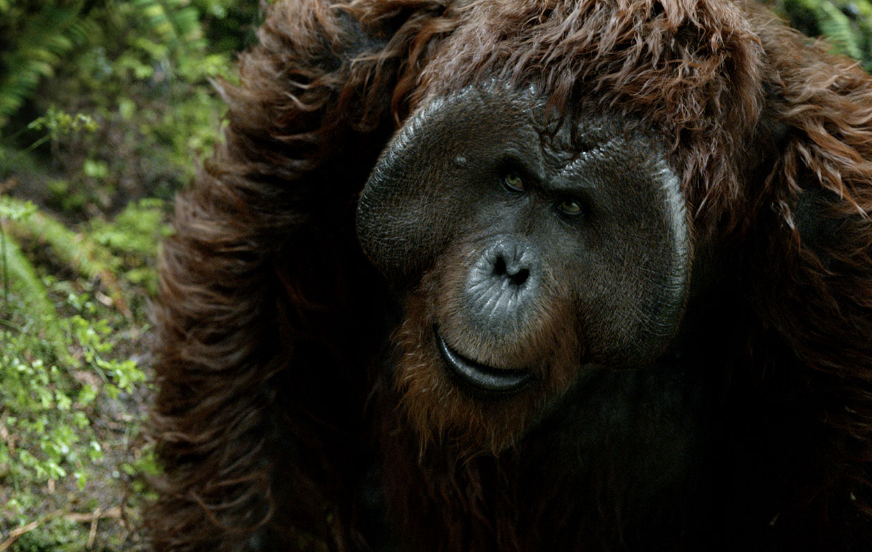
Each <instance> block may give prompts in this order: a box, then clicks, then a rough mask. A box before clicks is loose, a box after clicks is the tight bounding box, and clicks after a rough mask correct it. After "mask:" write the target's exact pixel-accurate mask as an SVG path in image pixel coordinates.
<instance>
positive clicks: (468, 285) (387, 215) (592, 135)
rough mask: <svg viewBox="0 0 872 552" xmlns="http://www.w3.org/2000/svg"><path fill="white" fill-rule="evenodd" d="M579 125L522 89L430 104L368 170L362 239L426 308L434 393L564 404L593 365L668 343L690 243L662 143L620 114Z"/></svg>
mask: <svg viewBox="0 0 872 552" xmlns="http://www.w3.org/2000/svg"><path fill="white" fill-rule="evenodd" d="M573 124H577V128H576V130H577V133H576V134H575V135H572V133H570V131H569V129H568V127H569V125H568V123H565V122H564V123H560V122H557V121H556V119H555V117H549V116H548V110H547V109H546V107H545V106H544V102H542V101H541V100H540V99H539V98H537V97H536V96H535V94H534V93H532V92H529V91H524V92H515V91H510V90H508V89H503V88H499V87H496V86H492V87H485V88H476V89H467V90H465V91H463V92H462V93H460V94H457V95H455V96H452V97H450V98H439V99H436V100H433V101H431V102H429V103H428V104H427V105H426V106H425V107H424V108H423V109H421V110H420V111H419V112H418V113H417V114H416V115H415V116H414V117H412V119H411V120H410V121H409V122H408V123H406V125H405V126H404V127H403V128H402V129H401V130H400V131H399V133H398V134H397V136H396V137H395V139H394V141H393V142H392V144H391V145H390V146H389V148H388V150H387V151H386V152H385V154H384V155H383V157H382V159H381V160H380V162H379V164H378V165H377V166H376V168H375V170H374V171H373V174H372V176H371V178H370V179H369V182H368V183H367V185H366V187H365V189H364V191H363V195H362V197H361V200H360V204H359V208H358V221H357V224H358V234H359V237H360V240H361V243H362V245H363V248H364V250H365V252H366V253H367V255H368V256H369V258H370V259H371V260H372V262H373V263H374V264H375V265H376V266H377V267H378V268H379V269H380V270H381V271H382V272H383V273H384V275H385V276H386V277H387V278H388V279H389V280H390V281H391V282H392V283H393V284H394V285H395V286H396V287H397V289H398V290H400V292H401V293H404V294H406V296H407V297H411V298H412V299H410V301H412V302H413V303H414V302H416V301H417V302H418V303H422V304H424V305H425V306H423V307H421V309H422V310H421V312H422V314H421V315H420V316H418V318H417V319H416V322H415V325H416V327H418V330H419V332H420V334H421V335H422V336H423V337H421V338H420V339H421V341H422V345H421V346H422V347H423V348H424V349H426V350H427V351H429V352H428V353H426V355H425V358H427V359H429V360H432V362H429V363H430V364H433V365H435V366H432V367H431V368H432V369H431V370H430V371H429V372H428V376H426V377H430V378H432V379H433V381H434V382H436V383H443V380H446V377H447V381H450V382H451V385H455V386H457V388H458V389H460V391H461V392H462V393H464V394H466V395H467V396H469V397H472V398H473V399H475V400H486V399H490V398H493V397H494V396H496V397H509V396H513V395H516V394H521V395H523V394H527V395H537V394H538V395H543V394H548V395H555V394H561V393H562V392H563V391H564V390H565V389H566V388H567V387H568V386H569V385H570V384H571V383H572V382H573V381H575V380H576V379H577V374H578V373H579V372H580V371H581V370H582V368H583V367H584V366H585V365H598V366H604V367H608V368H628V367H638V366H643V365H647V364H650V363H651V362H653V361H654V360H656V359H657V358H658V356H659V355H660V354H662V352H663V350H664V349H665V347H666V346H667V344H668V342H669V340H670V338H671V337H672V336H673V335H674V334H675V332H676V329H677V327H678V324H679V321H680V319H681V315H682V311H683V308H684V304H685V301H686V296H687V289H688V285H689V264H690V261H689V255H690V252H689V236H688V227H687V223H686V211H685V207H684V202H683V197H682V195H681V191H680V188H679V183H678V179H677V178H676V176H675V174H674V172H673V171H672V170H671V169H670V167H669V166H668V165H667V163H666V161H665V155H664V149H663V146H662V144H661V143H660V142H659V141H658V140H655V139H654V138H652V137H651V136H650V135H649V134H648V133H647V132H645V130H644V129H643V128H640V126H639V125H638V124H636V123H634V122H632V121H628V120H624V119H621V118H617V117H609V116H599V115H597V114H596V113H594V112H591V114H590V115H589V116H583V117H580V118H579V121H578V122H577V123H573ZM410 310H411V309H410ZM428 332H432V334H431V335H428ZM555 382H559V384H557V383H555ZM540 398H541V397H540ZM547 403H548V401H547V400H538V401H537V404H547Z"/></svg>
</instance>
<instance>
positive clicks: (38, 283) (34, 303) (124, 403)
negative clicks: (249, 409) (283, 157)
mask: <svg viewBox="0 0 872 552" xmlns="http://www.w3.org/2000/svg"><path fill="white" fill-rule="evenodd" d="M768 3H769V5H770V6H771V7H772V8H773V10H774V11H776V13H778V14H779V15H780V16H781V17H783V18H785V19H788V20H789V21H790V22H791V24H792V25H793V26H794V27H796V28H798V29H799V30H801V31H802V32H804V33H805V34H806V35H808V36H809V37H814V38H817V37H821V36H823V37H826V38H825V40H827V41H828V42H829V44H830V45H831V47H832V48H833V49H835V50H837V51H839V52H842V53H844V54H846V55H849V56H852V57H853V58H855V59H857V60H858V62H859V63H860V64H861V65H863V66H864V67H865V68H866V69H867V70H870V69H872V3H870V0H772V1H771V2H768ZM261 8H262V6H261V5H259V4H258V2H257V0H127V1H118V0H0V552H5V551H7V550H8V551H10V552H11V551H17V552H25V551H27V552H37V551H61V552H63V551H81V550H142V549H144V548H145V543H144V542H143V539H142V535H141V532H140V531H139V530H138V523H139V519H140V518H139V506H140V505H141V504H142V503H143V501H145V500H148V490H147V487H146V485H145V484H144V481H145V479H146V478H147V477H148V475H149V474H153V473H155V472H156V470H158V469H159V466H158V465H157V463H156V462H155V460H154V457H153V454H152V452H151V450H152V449H151V446H150V444H149V443H148V442H147V440H146V439H145V438H144V437H143V435H142V427H143V423H144V419H145V413H146V409H147V404H148V400H149V396H150V393H151V384H150V372H149V370H150V355H149V349H150V343H149V340H150V336H151V325H150V321H149V306H148V305H149V300H150V299H151V298H153V297H154V294H155V288H156V275H155V259H156V256H157V250H158V247H159V242H160V239H161V237H162V236H165V235H167V234H168V233H169V232H170V228H169V225H168V223H167V221H168V219H169V214H170V212H171V210H172V198H173V195H174V193H175V192H176V191H178V190H180V189H182V188H183V187H184V186H185V184H186V183H187V182H188V181H189V180H190V179H191V177H192V175H193V171H194V167H195V163H196V161H197V159H201V158H202V157H203V156H207V155H208V154H209V152H210V150H211V148H212V146H213V145H214V143H215V140H217V139H219V136H220V129H221V126H222V115H223V113H224V108H223V107H222V104H221V101H220V100H219V98H218V97H217V95H216V93H215V91H214V87H213V85H212V83H213V82H214V81H215V80H216V79H226V80H229V81H231V82H233V81H235V78H236V77H235V76H234V64H235V60H236V55H237V53H238V52H239V51H241V50H243V49H245V48H246V47H248V46H250V45H251V44H252V43H253V42H254V41H255V29H256V27H257V24H258V21H259V18H260V13H261ZM810 40H811V38H810Z"/></svg>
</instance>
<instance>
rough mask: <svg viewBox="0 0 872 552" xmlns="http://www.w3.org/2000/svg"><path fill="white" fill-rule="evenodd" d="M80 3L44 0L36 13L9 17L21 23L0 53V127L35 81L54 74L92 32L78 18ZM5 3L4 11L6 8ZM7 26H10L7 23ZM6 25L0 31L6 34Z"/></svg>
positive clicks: (29, 92) (33, 85)
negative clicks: (19, 28) (48, 1)
mask: <svg viewBox="0 0 872 552" xmlns="http://www.w3.org/2000/svg"><path fill="white" fill-rule="evenodd" d="M82 5H83V3H82V2H73V3H66V2H65V3H64V5H63V6H60V5H57V4H55V3H53V2H52V3H48V4H47V5H45V6H44V7H43V9H42V10H41V11H39V12H38V13H36V14H29V15H28V17H24V16H22V17H21V19H20V20H18V18H15V17H13V18H12V19H13V21H12V23H13V24H14V23H15V22H20V23H23V25H24V26H23V27H22V28H21V30H19V31H17V32H15V33H11V34H12V36H11V37H9V39H10V40H11V44H9V45H7V47H6V51H7V53H5V54H2V55H0V68H2V69H3V72H5V75H0V128H2V127H3V125H4V124H5V122H6V121H7V120H8V118H9V117H10V116H11V115H12V114H14V113H15V112H16V111H17V110H18V108H20V107H21V105H22V104H23V103H24V102H25V101H26V100H27V99H28V98H29V97H30V96H31V95H32V94H33V92H34V91H35V90H36V88H37V86H38V85H39V83H40V82H41V81H42V80H43V79H45V78H47V77H50V76H52V75H53V74H54V72H55V70H56V69H57V67H58V66H59V65H60V64H61V63H62V62H63V60H64V58H65V57H66V56H67V54H69V53H70V52H71V51H72V50H73V49H74V48H76V47H77V46H81V45H83V43H84V41H85V40H87V37H88V36H89V35H90V34H91V33H92V30H93V29H91V28H90V27H92V26H93V25H92V24H91V23H90V22H88V21H86V20H82V19H81V18H80V14H81V11H82ZM9 7H10V6H9V4H8V3H7V11H9ZM10 26H11V25H10ZM5 27H6V25H2V26H0V31H6V34H10V33H9V29H8V28H5Z"/></svg>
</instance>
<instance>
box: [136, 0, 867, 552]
mask: <svg viewBox="0 0 872 552" xmlns="http://www.w3.org/2000/svg"><path fill="white" fill-rule="evenodd" d="M259 37H260V44H259V46H257V47H256V48H254V49H253V50H252V51H251V52H249V53H247V54H245V55H244V56H243V57H242V58H241V62H240V73H241V78H242V85H241V86H240V87H231V86H229V85H228V86H226V87H225V88H224V89H223V94H224V96H225V98H226V101H227V103H228V105H229V108H230V111H229V114H228V119H229V126H228V128H227V130H226V132H225V138H226V140H225V142H224V143H223V145H221V146H220V147H219V149H218V151H217V152H216V153H215V155H214V156H213V158H212V159H211V160H209V161H208V162H207V163H206V164H205V166H204V167H203V169H202V170H201V171H200V172H199V174H198V177H197V179H196V181H195V182H194V184H193V185H192V186H191V187H190V188H189V189H188V190H186V191H185V192H184V193H182V194H180V196H179V198H178V201H177V208H176V217H175V228H176V233H175V235H174V236H173V237H172V238H170V239H169V240H167V242H166V243H165V245H164V248H163V253H162V264H161V273H160V282H161V295H160V301H159V305H158V307H157V327H158V350H157V355H158V361H157V378H158V379H157V383H158V386H159V393H158V396H157V400H156V403H155V406H154V410H153V414H152V418H151V420H152V435H153V436H154V438H155V440H156V441H157V445H158V453H159V457H160V459H161V460H162V462H163V463H164V465H165V467H166V473H165V475H163V476H161V477H160V478H159V480H158V481H156V489H157V492H158V494H159V498H158V500H157V502H156V503H155V504H154V505H153V506H152V507H151V508H150V510H149V511H148V513H147V523H148V526H149V531H150V536H151V541H152V543H153V545H154V548H155V550H158V551H165V550H178V551H182V550H185V551H188V550H191V551H193V550H203V551H206V550H208V551H210V552H213V551H231V550H233V551H242V550H298V549H299V550H335V551H352V550H354V551H356V550H398V549H404V550H440V551H446V552H447V551H452V552H455V551H464V552H476V551H480V552H485V551H500V552H509V551H515V550H517V551H521V550H524V551H535V550H551V549H556V550H586V551H590V550H592V551H600V550H659V549H664V550H697V549H698V548H695V546H698V543H700V542H706V541H710V542H715V543H722V544H720V546H722V547H723V548H722V549H724V550H733V549H735V550H785V551H786V550H855V551H864V550H872V530H870V525H872V492H870V477H872V257H870V254H872V221H870V219H869V216H870V214H872V79H870V77H869V76H867V75H866V74H864V73H863V72H862V71H861V70H859V69H858V68H857V67H856V66H855V65H854V64H852V63H851V62H850V61H849V60H847V59H844V58H841V57H836V56H834V55H831V54H829V53H827V47H826V46H824V45H822V44H817V43H812V42H810V41H809V40H808V39H806V38H804V37H802V36H800V35H799V34H797V33H795V32H794V31H792V30H789V29H788V28H786V27H785V26H783V24H782V23H781V22H779V21H777V20H776V19H775V18H774V17H773V16H772V15H771V14H769V13H768V12H766V11H765V10H763V9H761V8H760V7H758V6H754V5H750V4H744V3H734V2H728V1H725V0H674V1H673V0H579V1H568V0H543V1H532V0H468V1H463V0H459V1H451V0H442V1H437V0H430V1H424V0H420V1H419V0H352V1H350V2H331V1H327V0H309V1H288V0H277V1H276V2H275V3H273V4H271V5H270V6H269V7H267V8H266V20H265V23H264V24H263V26H262V27H261V29H260V32H259ZM492 81H497V82H504V83H506V84H508V85H509V86H511V87H514V88H518V89H522V88H527V87H533V88H535V89H536V90H538V91H540V92H541V94H542V97H544V98H546V99H547V103H548V106H549V109H550V110H551V112H553V113H556V114H558V115H559V116H561V117H565V118H566V119H567V120H570V121H571V120H577V119H578V118H581V117H584V115H585V113H584V112H581V110H580V108H579V107H578V106H586V107H589V106H591V105H596V106H601V107H602V109H603V110H607V111H609V112H613V113H620V114H626V115H627V116H629V117H632V118H634V120H637V121H638V122H639V124H640V125H643V126H645V127H646V128H649V129H652V130H653V131H655V132H657V133H658V134H659V135H660V136H663V137H666V140H665V141H666V142H667V143H668V144H669V145H670V149H669V152H668V161H669V163H670V165H671V166H672V168H673V170H674V171H675V172H676V174H677V175H678V176H679V178H680V181H681V186H682V190H683V192H684V195H685V200H686V202H687V206H688V209H689V213H690V220H689V224H690V226H691V234H692V236H693V237H694V239H695V241H696V242H697V243H699V244H706V247H705V248H702V249H698V251H701V253H698V254H699V255H706V254H709V253H706V252H712V251H713V252H715V253H713V255H715V257H716V258H715V259H712V260H711V262H710V263H708V264H709V265H710V266H711V267H713V268H712V269H711V270H712V272H713V273H714V274H715V275H716V276H717V275H720V276H724V275H726V276H724V277H725V278H729V281H730V282H731V284H730V286H729V296H728V297H724V298H723V304H720V303H718V302H717V300H716V301H715V302H714V304H720V306H721V307H723V312H725V313H728V314H726V315H725V316H723V317H720V318H717V319H715V320H714V321H712V324H711V327H710V328H709V329H708V331H707V332H706V333H705V336H706V337H705V339H704V340H703V341H702V342H701V343H700V344H698V346H697V347H696V348H695V349H693V351H695V352H694V353H693V354H696V355H697V356H698V357H699V358H700V359H703V360H704V361H705V362H703V363H702V364H705V367H706V372H707V375H706V376H705V377H706V378H708V379H707V384H706V385H707V387H706V389H710V390H711V394H710V395H707V396H706V397H705V400H712V401H716V402H717V404H718V405H720V406H718V412H720V414H718V415H713V418H712V419H713V420H714V421H711V420H707V422H709V421H710V422H711V424H710V425H709V426H706V427H709V428H710V429H714V430H717V431H710V432H707V433H706V434H705V435H704V436H702V438H703V439H705V440H706V442H711V443H712V445H711V447H712V449H713V450H717V451H721V452H722V454H720V455H719V457H718V458H719V460H718V462H717V464H716V465H715V466H712V467H710V468H706V469H705V470H703V471H704V473H700V474H699V477H698V478H694V477H691V478H690V479H689V481H688V483H687V484H686V486H684V487H682V488H680V489H678V490H677V491H676V490H667V491H663V492H664V493H666V494H667V495H668V498H667V499H666V500H665V502H664V501H661V502H657V500H654V499H653V498H652V497H651V496H640V495H639V494H638V493H637V492H636V490H634V488H632V486H630V485H629V483H627V482H626V481H625V480H623V479H622V478H621V476H620V473H621V472H620V466H621V465H623V464H621V461H623V460H620V461H618V462H617V465H616V464H615V461H614V460H615V458H618V459H623V458H632V457H633V456H635V455H636V449H635V448H634V443H635V442H636V441H634V440H633V439H634V438H635V437H633V438H631V437H630V436H628V435H625V434H624V433H619V434H616V435H614V436H613V437H612V438H610V440H609V442H610V444H611V446H612V447H613V450H614V451H617V452H615V453H614V456H608V455H605V456H603V458H598V457H597V456H596V455H592V456H585V458H584V462H579V459H578V458H577V456H576V455H575V454H576V452H575V451H576V449H575V448H574V447H576V443H575V442H574V441H583V440H584V439H585V438H586V437H585V436H586V435H587V434H588V433H587V432H588V431H589V432H591V433H596V431H597V424H598V423H602V418H601V417H600V416H601V414H596V415H594V414H592V412H593V410H592V409H593V408H594V407H593V406H591V405H587V404H582V403H583V401H581V400H573V397H574V395H572V391H571V390H568V386H569V384H570V380H571V378H572V374H571V373H564V372H560V374H559V378H563V379H559V378H558V379H556V380H554V381H551V382H549V383H550V384H552V385H553V386H554V388H555V389H557V388H559V389H561V390H562V391H563V392H566V393H568V395H567V396H568V397H569V400H568V401H564V402H563V403H561V405H562V406H559V407H557V409H556V411H555V410H553V409H552V410H546V411H542V407H543V405H540V404H537V403H532V402H531V403H529V404H526V406H523V405H522V406H521V407H519V409H517V410H515V411H513V412H512V414H511V415H510V416H507V417H506V419H505V420H504V423H502V424H499V425H495V424H491V425H490V426H483V425H482V424H481V423H478V422H477V417H487V416H488V415H489V414H488V408H489V407H488V404H487V403H474V402H472V401H469V400H468V399H466V398H465V397H464V396H463V395H462V394H460V393H459V392H458V391H457V390H456V389H447V388H446V389H436V390H432V389H427V390H425V391H421V386H417V387H416V385H415V384H416V383H421V382H419V381H417V380H415V378H416V371H415V363H418V364H422V365H427V364H428V363H434V362H439V360H438V358H435V357H434V355H433V353H432V350H433V347H432V344H429V341H428V340H432V339H433V334H432V331H431V328H430V327H429V326H428V327H422V326H423V325H424V322H422V321H424V320H427V316H425V315H424V314H422V313H425V312H427V311H428V309H431V310H432V309H438V308H440V305H433V304H430V303H428V299H426V297H427V293H426V292H427V289H426V288H427V286H430V287H431V290H432V289H433V288H434V287H435V288H436V289H438V286H439V285H441V284H440V274H439V273H438V271H435V270H434V269H432V268H431V269H430V270H429V272H428V274H427V276H425V277H424V280H423V281H422V283H421V286H420V289H419V290H417V291H416V292H414V293H412V294H410V295H409V297H407V298H406V299H405V301H406V303H405V304H397V300H396V298H395V294H394V293H392V292H391V290H390V289H389V287H388V285H387V283H385V281H384V279H383V277H382V276H381V275H380V274H379V273H378V272H377V271H376V270H375V269H374V268H372V267H371V266H370V264H369V262H368V261H367V259H366V258H365V256H364V254H363V253H362V252H361V248H360V245H359V244H358V241H357V237H356V235H355V226H354V220H355V214H354V213H355V206H356V200H357V198H358V196H359V194H360V192H361V189H362V187H363V185H364V183H365V182H366V181H367V179H368V177H369V174H370V171H371V169H372V168H373V166H374V165H375V164H376V162H377V160H378V157H379V155H380V153H381V151H382V150H383V149H384V148H385V147H386V145H387V143H388V141H389V140H390V138H391V136H392V135H393V133H394V132H395V131H396V129H397V128H399V127H400V126H401V125H402V124H403V122H404V121H406V120H407V119H408V118H409V116H410V114H412V113H413V112H414V110H415V109H416V107H417V106H419V105H423V104H424V103H426V102H427V101H429V99H431V98H435V97H442V96H448V95H451V94H454V93H456V92H459V91H460V90H463V89H464V88H466V87H468V86H469V85H474V84H476V83H484V82H492ZM452 258H453V259H454V261H453V262H457V263H460V262H462V259H463V254H462V252H461V251H460V250H458V253H457V254H456V255H454V256H453V257H452ZM431 296H432V291H431ZM443 306H444V305H443ZM569 318H571V316H569V315H567V314H566V313H560V312H555V313H550V314H549V315H548V316H546V317H545V321H547V324H546V323H544V322H543V324H542V325H541V327H540V328H536V330H535V332H534V333H535V335H536V336H537V337H536V339H535V340H534V343H531V344H530V347H531V348H530V350H521V351H516V352H513V353H512V354H513V355H516V358H519V359H521V358H525V355H530V356H531V358H532V357H533V356H535V355H540V354H542V352H543V351H553V355H555V357H556V358H558V359H563V360H558V361H557V364H558V365H567V364H569V360H566V359H571V358H572V355H573V354H577V351H576V348H577V347H578V344H575V343H572V342H563V341H561V340H560V337H561V336H563V335H566V333H567V332H566V329H565V326H566V324H567V320H568V319H569ZM398 365H399V366H402V367H403V368H402V369H401V370H396V373H397V374H399V375H397V377H396V378H394V370H393V369H392V367H396V366H398ZM694 377H695V376H694ZM647 383H648V384H650V386H651V387H655V388H656V387H657V386H658V385H664V384H663V382H662V381H660V380H658V379H657V378H656V377H655V376H652V380H651V381H650V382H647ZM604 385H608V383H606V384H604ZM617 393H619V394H620V393H621V392H620V391H618V392H617ZM701 400H702V399H701ZM422 401H424V402H427V401H441V402H440V404H442V403H444V404H445V408H446V409H445V410H444V411H442V413H443V414H444V415H440V417H437V418H434V417H433V412H434V409H433V408H432V407H433V406H434V405H433V404H432V403H430V404H427V405H423V404H422ZM425 406H427V407H429V408H425ZM606 406H607V405H605V406H604V407H603V408H605V407H606ZM648 408H650V411H649V410H646V412H650V415H646V416H647V417H646V418H645V420H644V423H643V424H642V425H641V426H640V427H639V431H640V432H643V431H646V430H648V429H650V428H651V427H655V426H656V425H657V423H658V422H657V420H658V419H660V418H661V417H669V416H672V415H673V411H672V410H671V407H669V406H667V407H663V408H662V409H659V408H658V407H657V405H656V404H654V405H647V406H646V409H648ZM615 415H616V416H621V415H622V413H621V412H618V413H615ZM573 420H575V421H573ZM585 424H591V426H586V425H585ZM645 424H650V426H649V425H645ZM482 427H489V428H490V429H491V431H490V432H489V433H488V432H483V430H482ZM555 427H559V428H562V429H561V431H552V429H553V428H555ZM567 427H568V428H570V429H571V430H566V428H567ZM464 428H465V429H464ZM761 428H763V429H761ZM631 429H633V428H628V430H627V431H628V432H629V431H630V430H631ZM676 439H679V438H678V437H676ZM569 441H573V442H569ZM476 445H477V446H478V448H476ZM579 446H580V445H579ZM654 450H655V452H656V454H659V455H663V456H664V458H666V457H668V455H669V454H672V452H673V451H674V450H684V449H683V448H681V446H680V443H678V444H676V443H672V442H670V441H669V440H668V439H667V440H666V441H664V443H663V445H662V446H660V447H659V448H655V449H654ZM627 461H629V460H627ZM733 466H735V468H734V467H733ZM585 470H586V471H585ZM579 473H584V474H586V473H589V474H590V475H589V476H586V475H579ZM659 475H660V474H651V475H650V478H651V479H652V480H653V479H654V478H656V477H658V476H659ZM584 477H589V478H590V481H589V482H588V483H589V489H590V492H589V494H587V495H585V496H576V495H570V494H568V493H566V492H561V490H562V489H564V487H563V483H562V482H563V481H565V480H567V479H572V478H575V479H578V478H582V479H583V478H584ZM672 492H674V493H676V494H675V496H673V495H670V494H668V493H672ZM691 495H692V496H694V497H697V498H696V499H695V500H699V505H698V508H696V510H698V511H699V513H697V512H695V511H690V513H688V514H687V516H686V518H685V517H682V515H678V514H676V516H673V517H669V516H670V515H672V514H671V513H669V512H664V511H661V510H658V506H657V505H661V506H662V505H663V504H673V503H682V502H681V501H682V500H683V498H684V497H686V496H691ZM758 495H759V497H760V498H759V500H757V499H755V500H754V501H753V502H752V504H751V505H750V506H749V505H748V504H746V503H745V502H743V500H747V497H749V496H753V497H756V496H758ZM661 498H662V497H661ZM649 501H650V504H652V506H650V507H649V506H648V505H647V504H648V503H649ZM690 510H694V508H691V509H690ZM661 517H662V518H664V519H667V518H668V521H667V522H664V523H660V521H659V520H660V518H661ZM651 527H662V528H663V529H662V530H661V533H657V534H654V535H651V534H646V533H645V530H646V529H645V528H649V529H650V528H651ZM646 542H649V543H651V544H650V545H649V546H648V547H646V546H645V544H644V543H646ZM730 543H734V544H730ZM706 550H707V551H708V550H714V548H706Z"/></svg>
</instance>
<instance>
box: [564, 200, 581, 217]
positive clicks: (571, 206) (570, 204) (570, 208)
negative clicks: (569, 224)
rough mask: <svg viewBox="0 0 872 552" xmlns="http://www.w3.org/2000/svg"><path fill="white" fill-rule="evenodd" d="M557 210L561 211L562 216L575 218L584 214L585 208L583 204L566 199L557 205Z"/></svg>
mask: <svg viewBox="0 0 872 552" xmlns="http://www.w3.org/2000/svg"><path fill="white" fill-rule="evenodd" d="M557 210H558V211H560V214H562V215H566V216H569V217H574V216H577V215H580V214H582V213H583V212H584V208H582V206H581V203H579V202H577V201H573V200H571V199H564V200H563V201H561V202H560V203H559V204H558V205H557Z"/></svg>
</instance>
